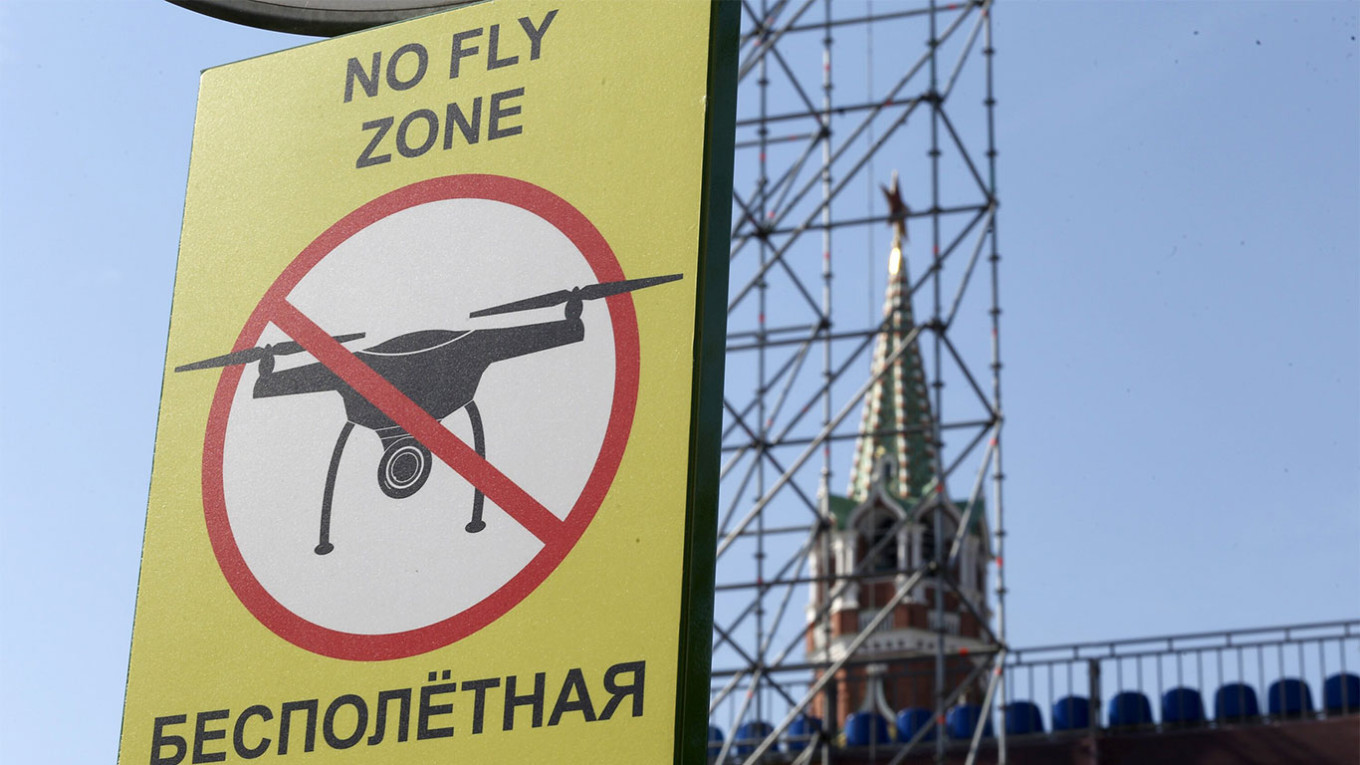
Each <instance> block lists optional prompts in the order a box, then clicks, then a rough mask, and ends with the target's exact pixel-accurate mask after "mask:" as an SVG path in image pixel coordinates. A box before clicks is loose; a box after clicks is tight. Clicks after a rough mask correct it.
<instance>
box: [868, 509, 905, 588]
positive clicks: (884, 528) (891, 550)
mask: <svg viewBox="0 0 1360 765" xmlns="http://www.w3.org/2000/svg"><path fill="white" fill-rule="evenodd" d="M896 525H897V516H895V515H893V513H891V512H890V511H888V510H884V509H876V510H874V511H873V512H872V513H870V514H869V516H868V517H867V518H866V519H865V521H864V523H863V525H862V526H861V528H862V529H864V531H863V532H862V533H861V537H860V538H861V544H863V546H864V547H863V552H862V555H865V556H872V557H870V559H869V560H868V562H867V563H866V564H865V567H864V568H865V570H866V571H868V572H869V573H874V574H877V573H882V572H886V571H899V570H901V568H902V561H901V558H900V557H899V555H898V549H897V535H896V534H894V533H893V528H894V527H895V526H896Z"/></svg>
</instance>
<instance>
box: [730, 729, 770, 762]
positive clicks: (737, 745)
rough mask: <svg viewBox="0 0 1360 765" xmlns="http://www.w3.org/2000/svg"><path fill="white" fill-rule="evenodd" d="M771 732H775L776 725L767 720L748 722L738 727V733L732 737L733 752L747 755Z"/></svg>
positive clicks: (740, 755) (742, 755) (738, 754)
mask: <svg viewBox="0 0 1360 765" xmlns="http://www.w3.org/2000/svg"><path fill="white" fill-rule="evenodd" d="M771 733H774V726H773V725H770V724H769V723H767V722H762V721H756V722H748V723H746V724H744V725H742V726H741V727H740V728H737V734H736V735H735V736H733V737H732V752H733V753H735V754H736V755H737V756H738V757H745V756H746V755H748V754H750V753H752V752H754V751H755V750H756V747H758V746H760V742H762V741H764V740H765V737H766V736H769V735H770V734H771Z"/></svg>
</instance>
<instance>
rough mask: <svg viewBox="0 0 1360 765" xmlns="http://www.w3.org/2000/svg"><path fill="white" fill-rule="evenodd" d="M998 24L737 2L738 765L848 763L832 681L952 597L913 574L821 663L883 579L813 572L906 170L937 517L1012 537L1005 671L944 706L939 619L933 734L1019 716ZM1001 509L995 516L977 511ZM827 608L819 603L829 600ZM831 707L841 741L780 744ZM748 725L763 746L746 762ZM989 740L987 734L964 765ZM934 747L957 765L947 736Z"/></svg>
mask: <svg viewBox="0 0 1360 765" xmlns="http://www.w3.org/2000/svg"><path fill="white" fill-rule="evenodd" d="M991 5H992V3H991V0H978V1H976V2H963V3H950V4H944V3H938V2H934V1H930V2H922V1H921V0H906V1H905V2H890V1H889V0H873V1H872V2H868V1H866V2H860V1H859V0H836V2H832V1H831V0H742V6H743V22H742V23H743V36H742V48H741V51H742V57H741V63H740V70H739V78H740V84H739V96H738V99H739V105H738V115H737V135H736V150H737V154H736V164H735V168H736V170H735V184H734V186H735V187H734V190H733V231H732V252H731V291H730V298H729V304H728V347H727V373H726V376H727V382H726V390H725V396H724V416H725V421H724V430H723V465H722V472H721V475H722V484H721V502H720V518H719V529H718V549H717V555H718V574H717V587H716V613H715V621H714V634H713V646H714V651H713V684H712V697H711V704H710V720H711V722H712V724H713V725H716V726H718V727H719V728H721V729H722V730H723V731H725V732H726V733H727V736H726V737H725V740H724V742H723V743H722V745H721V747H720V748H719V749H718V751H717V753H716V757H717V758H718V759H720V760H722V761H724V762H733V761H735V762H747V763H753V762H757V761H762V760H767V759H769V758H770V757H771V756H775V757H777V758H778V759H779V760H781V761H796V762H804V763H806V762H824V763H826V762H832V761H834V760H836V759H837V755H836V752H837V751H840V747H841V746H843V743H841V742H840V741H838V739H837V732H836V730H835V727H836V724H837V721H836V715H835V713H834V712H835V710H836V709H837V707H836V700H835V698H834V690H833V686H834V684H833V683H831V682H830V680H831V678H832V677H833V676H835V674H836V673H837V672H838V671H841V670H843V669H845V668H847V667H853V666H856V665H866V664H870V663H872V662H873V661H874V657H873V656H872V655H870V654H869V653H866V650H865V646H866V643H867V641H868V638H869V637H870V635H872V634H873V633H874V631H875V630H877V629H879V628H880V626H882V620H883V618H884V616H883V614H887V613H888V612H889V610H890V608H891V606H892V605H895V603H897V602H901V601H902V599H903V598H906V597H907V596H908V594H909V593H910V592H911V591H912V589H913V588H914V587H916V586H918V585H920V584H922V583H923V582H925V583H931V582H935V581H936V579H937V578H946V579H947V574H946V573H945V572H946V571H947V566H935V565H934V564H931V565H922V566H920V567H919V568H917V569H906V570H904V571H902V572H900V576H899V577H898V579H897V581H898V583H899V584H900V586H899V587H898V589H897V592H896V595H895V600H894V602H893V603H891V604H889V606H888V607H886V608H884V610H883V611H882V612H881V613H880V615H879V617H877V618H876V619H873V620H871V621H868V622H867V623H863V624H860V625H859V627H858V629H859V632H858V634H857V635H856V636H855V637H854V639H853V640H851V641H849V644H848V645H849V648H848V650H846V651H844V652H842V653H841V655H839V656H834V655H833V654H832V653H831V652H829V651H822V652H820V653H817V652H812V651H809V648H808V647H809V646H812V645H813V644H814V643H815V642H816V641H818V640H820V641H821V643H820V644H822V645H826V644H829V642H830V636H831V631H832V627H831V616H830V611H829V605H830V602H831V598H832V597H834V596H835V594H836V592H837V591H838V589H839V588H841V587H844V586H846V584H847V583H849V582H854V581H857V580H859V579H863V578H864V577H865V576H867V574H866V573H865V572H864V571H862V570H861V569H862V568H863V565H862V564H861V566H860V568H857V569H855V570H850V571H831V570H823V571H816V570H815V569H814V568H813V567H810V566H809V562H810V559H811V558H812V557H813V555H814V553H816V552H817V551H819V550H820V551H821V553H822V555H823V558H822V559H823V560H827V559H829V558H830V544H831V542H830V533H831V529H832V527H833V523H832V519H831V516H830V511H829V509H828V498H829V497H830V496H831V495H832V494H834V493H836V487H837V486H838V485H840V484H841V483H843V482H844V481H845V480H846V478H847V471H848V469H849V467H850V464H851V455H850V450H851V448H852V446H853V444H854V442H855V440H856V439H857V438H858V437H860V436H861V435H862V433H861V428H862V427H864V426H863V425H862V424H861V420H862V418H861V417H860V416H858V413H859V411H860V408H861V406H862V404H863V401H864V398H865V396H866V393H867V392H868V391H869V390H870V388H871V386H872V383H873V373H872V372H870V368H869V357H870V353H871V351H872V349H873V347H874V344H875V340H876V339H877V338H878V337H879V336H881V335H883V334H884V333H885V331H887V327H888V320H887V319H886V318H885V317H884V316H883V315H881V314H880V313H879V311H878V308H879V305H880V301H881V296H882V294H883V290H882V285H883V281H882V278H883V277H882V275H883V274H886V270H887V269H886V257H885V256H886V252H887V250H886V247H884V246H883V243H884V242H886V237H885V236H884V235H883V234H884V232H885V231H886V230H887V224H888V223H890V222H891V220H892V219H893V218H892V216H891V215H890V213H889V210H888V209H887V206H886V204H885V202H884V200H883V199H882V197H881V195H880V194H879V191H878V188H877V185H878V182H879V181H882V180H885V177H883V176H886V174H887V172H888V171H890V170H895V171H897V172H899V173H900V176H901V180H902V195H903V197H904V198H905V201H906V203H907V206H908V208H909V209H908V211H907V222H908V223H909V225H910V231H911V233H912V236H913V238H912V239H911V240H910V243H909V244H908V245H907V247H906V258H907V261H908V263H909V265H910V269H911V271H910V273H911V274H912V277H913V279H914V281H913V282H912V283H911V297H910V299H911V300H912V301H913V302H914V305H915V316H916V318H917V320H918V321H919V324H918V325H917V326H916V327H915V329H914V333H915V334H914V335H913V339H914V340H916V341H917V343H918V345H919V348H920V349H921V356H922V359H923V364H924V366H925V374H926V381H927V383H926V389H927V390H928V395H929V403H930V407H931V409H932V412H933V422H932V423H931V425H930V426H929V431H930V432H928V433H927V434H926V436H927V437H928V439H929V441H930V443H931V444H932V446H933V453H934V459H935V465H934V471H935V475H937V476H940V477H941V481H940V486H939V492H940V497H941V498H942V499H936V500H934V501H936V502H941V501H943V502H951V501H952V500H949V499H948V498H949V497H950V496H951V495H950V494H949V493H948V492H949V491H954V492H956V493H964V492H966V493H967V496H968V497H969V500H970V501H969V504H968V505H967V512H972V511H973V508H974V507H979V508H980V507H983V506H984V504H985V507H986V512H988V513H989V515H990V517H989V518H988V519H987V525H988V526H989V528H990V531H991V533H992V535H993V539H992V542H991V545H992V547H991V554H992V561H993V565H992V566H991V580H992V582H993V583H994V585H995V587H994V595H995V600H994V601H993V603H992V604H991V606H990V607H989V606H988V605H987V604H976V603H965V605H966V606H968V607H969V608H970V609H973V612H974V613H975V614H986V613H989V608H990V613H991V615H992V618H991V620H990V623H987V622H986V620H984V630H985V632H986V634H987V636H988V638H989V641H988V642H989V643H990V644H991V645H992V649H991V650H988V651H981V652H975V653H972V654H969V655H968V656H966V657H964V659H965V661H966V662H968V663H969V665H970V666H971V667H972V668H973V669H972V672H971V674H970V677H969V678H968V679H966V680H964V681H963V682H962V683H958V682H955V683H954V685H953V687H943V686H944V679H945V677H946V673H945V671H944V669H943V668H944V667H945V665H946V663H947V662H951V661H953V662H957V661H958V660H959V658H960V657H959V654H958V652H957V651H954V652H951V651H949V650H947V649H946V640H945V630H946V624H945V620H944V619H943V618H939V619H936V620H935V624H934V629H935V630H936V632H937V636H936V638H937V639H936V640H935V641H934V645H935V648H934V650H933V652H932V654H933V657H934V666H935V671H934V678H935V680H934V682H935V693H934V706H935V710H934V711H935V716H934V720H933V721H932V723H931V725H938V724H939V721H942V720H943V719H944V718H943V715H944V713H945V711H946V710H947V708H948V707H949V706H951V705H952V704H953V703H954V702H955V700H956V699H957V698H959V696H960V694H961V692H962V691H963V689H964V688H965V687H966V686H967V687H983V688H985V689H986V694H985V697H984V700H983V708H984V710H983V714H982V715H981V717H980V722H981V721H985V720H987V719H989V718H990V717H991V714H992V710H993V709H999V708H1000V707H1002V706H1003V701H1004V699H1005V688H1004V685H1003V677H1002V673H1001V672H999V667H1000V666H1001V663H1002V662H1003V661H1004V657H1005V639H1006V632H1005V609H1004V606H1005V593H1006V589H1005V579H1004V575H1003V569H1002V567H1001V563H1002V561H1003V560H1004V549H1003V544H1004V539H1005V526H1004V523H1003V520H1004V512H1003V507H1004V506H1003V504H1002V480H1003V472H1002V465H1001V424H1002V416H1001V411H1002V410H1001V387H1000V371H1001V362H1000V349H999V331H998V329H999V320H1000V313H1001V311H1000V308H999V307H998V306H999V288H998V265H999V260H1000V257H999V253H998V245H997V234H996V211H997V192H996V172H995V169H996V156H997V152H996V149H995V146H996V144H995V134H994V120H993V112H994V106H995V103H996V102H995V99H994V95H993V88H992V83H993V64H992V61H993V48H992V20H991V14H990V9H991ZM876 238H878V242H877V243H876V241H875V240H876ZM878 371H879V372H880V373H881V371H882V370H878ZM866 376H867V377H868V379H866ZM866 422H867V420H866ZM910 427H915V426H910ZM918 432H919V428H918ZM946 487H947V488H946ZM983 495H989V496H986V497H985V503H984V502H982V501H977V502H974V501H973V500H974V499H977V500H982V499H984V497H983ZM922 504H924V502H923V503H922ZM935 517H936V518H938V517H939V514H936V515H935ZM967 526H968V524H967V523H962V524H959V526H958V532H957V536H956V538H955V539H954V542H953V544H952V546H951V544H950V541H949V540H948V539H947V538H944V537H943V535H942V534H940V533H939V526H938V523H937V526H936V532H937V533H935V534H934V535H933V536H934V537H935V538H936V539H937V540H939V541H938V542H937V543H936V544H937V550H938V551H944V552H945V554H947V555H951V556H952V557H955V558H956V557H957V555H958V551H959V548H960V544H959V542H960V541H961V539H962V538H963V536H964V534H965V531H966V527H967ZM933 559H934V560H941V557H940V556H939V555H938V553H937V555H936V556H934V558H933ZM938 584H939V586H940V589H937V592H939V591H942V590H943V588H946V587H948V588H951V589H952V591H953V592H955V593H956V594H957V593H959V590H958V588H957V586H955V585H954V584H953V583H951V582H949V581H942V582H939V583H938ZM809 588H821V589H820V590H818V592H820V593H821V594H822V595H823V596H824V597H819V598H818V599H812V600H810V598H809V592H810V589H809ZM983 597H984V598H985V595H984V596H983ZM940 600H941V599H940V598H936V601H937V602H939V601H940ZM809 603H811V604H812V605H809ZM818 604H820V606H818ZM819 699H820V701H817V700H819ZM814 702H816V703H819V704H821V705H822V706H821V708H823V709H828V710H831V712H832V713H830V714H827V718H828V719H827V720H825V721H824V722H823V730H822V732H820V733H818V734H815V735H813V736H812V737H811V739H810V741H811V745H808V746H806V747H805V748H796V747H795V748H792V749H790V748H788V747H787V746H786V745H785V744H781V742H784V741H785V740H786V736H787V729H788V728H789V727H790V725H791V724H794V723H795V721H797V720H799V718H800V715H803V714H805V713H806V712H807V710H808V709H810V708H811V707H812V706H813V705H814ZM753 722H762V723H766V725H765V726H763V727H758V728H752V729H750V730H757V731H759V732H760V733H759V735H757V736H755V737H753V738H751V739H750V740H748V741H745V742H743V741H735V739H737V737H738V736H737V733H738V731H739V729H741V728H743V726H745V725H746V724H747V723H753ZM927 727H928V728H929V726H927ZM927 732H928V731H927V730H922V731H921V732H920V733H918V734H917V735H916V737H915V739H914V740H913V741H912V742H910V743H913V744H914V743H915V741H918V740H921V739H922V738H923V737H924V736H925V734H926V733H927ZM981 732H982V726H981V724H980V723H979V725H978V726H977V735H974V736H973V738H972V742H971V744H972V750H970V752H969V756H968V761H969V762H972V759H973V755H974V754H975V753H976V749H977V747H978V740H979V738H980V736H981ZM999 732H1000V733H1001V737H1000V739H999V740H998V741H997V742H996V743H997V746H998V751H997V752H996V755H997V757H998V759H999V761H1001V762H1005V741H1004V720H1003V724H1002V725H1001V726H1000V727H999ZM934 738H935V741H934V743H933V745H932V746H933V747H934V752H935V757H936V759H937V760H939V761H942V760H943V758H944V757H945V755H946V750H945V747H946V737H945V736H943V735H938V736H935V737H934ZM960 746H964V745H962V744H961V745H960ZM909 749H910V746H909V744H908V743H906V742H898V743H895V744H891V745H890V746H888V747H885V748H883V749H882V750H881V752H882V756H883V759H882V760H877V761H882V762H894V763H896V762H901V761H903V759H904V758H905V757H906V756H907V754H908V751H909ZM781 751H782V752H783V753H782V754H777V753H780V752H781ZM914 753H917V754H919V753H920V749H919V748H918V749H917V750H916V752H914ZM874 756H875V757H877V756H878V755H877V754H875V755H874ZM856 761H865V762H867V761H875V760H868V759H860V760H856Z"/></svg>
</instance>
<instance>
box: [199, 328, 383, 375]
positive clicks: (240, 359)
mask: <svg viewBox="0 0 1360 765" xmlns="http://www.w3.org/2000/svg"><path fill="white" fill-rule="evenodd" d="M363 336H364V333H363V332H355V333H354V334H352V335H335V337H334V339H335V341H336V342H338V343H348V342H349V341H351V340H358V339H359V338H361V337H363ZM304 350H306V349H305V348H303V347H302V346H301V345H299V344H298V343H295V342H293V341H292V340H289V341H288V342H286V343H277V344H275V345H269V346H264V347H261V348H247V349H245V350H244V351H236V352H235V353H228V354H226V355H225V356H214V357H213V358H211V359H204V360H202V361H195V362H194V363H192V364H185V365H183V366H178V367H175V371H176V372H192V371H193V370H195V369H212V368H214V367H229V366H232V365H233V364H249V363H250V362H252V361H259V360H260V359H262V358H264V357H265V356H287V355H289V354H293V353H299V352H301V351H304Z"/></svg>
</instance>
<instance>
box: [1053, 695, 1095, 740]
mask: <svg viewBox="0 0 1360 765" xmlns="http://www.w3.org/2000/svg"><path fill="white" fill-rule="evenodd" d="M1089 727H1091V702H1090V701H1089V700H1088V699H1087V698H1086V697H1085V696H1064V697H1062V698H1060V699H1058V700H1057V701H1056V702H1054V704H1053V732H1054V733H1058V732H1060V731H1065V730H1086V729H1087V728H1089Z"/></svg>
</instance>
